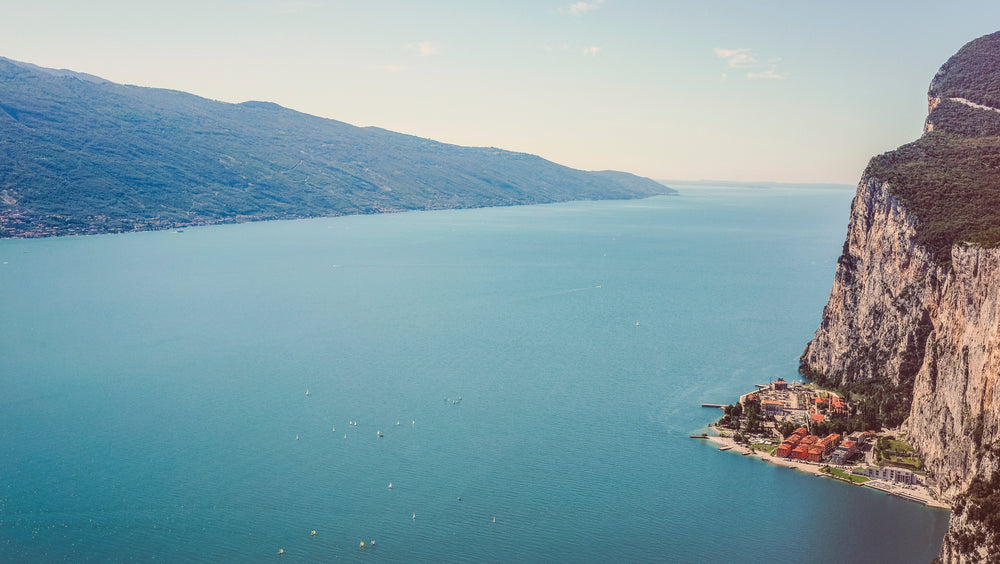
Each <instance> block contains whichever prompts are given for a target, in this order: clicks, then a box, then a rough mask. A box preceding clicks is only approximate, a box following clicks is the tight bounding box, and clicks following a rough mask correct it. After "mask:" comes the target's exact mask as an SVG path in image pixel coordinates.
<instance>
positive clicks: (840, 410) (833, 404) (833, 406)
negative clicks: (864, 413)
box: [830, 396, 847, 414]
mask: <svg viewBox="0 0 1000 564" xmlns="http://www.w3.org/2000/svg"><path fill="white" fill-rule="evenodd" d="M830 411H831V412H833V413H837V414H845V413H847V405H845V404H844V400H842V399H840V398H838V397H836V396H833V397H832V398H830Z"/></svg>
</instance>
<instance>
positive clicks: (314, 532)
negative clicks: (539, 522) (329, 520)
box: [309, 517, 496, 537]
mask: <svg viewBox="0 0 1000 564" xmlns="http://www.w3.org/2000/svg"><path fill="white" fill-rule="evenodd" d="M493 520H494V521H496V518H495V517H494V518H493ZM309 534H311V535H312V536H314V537H315V536H316V529H313V530H312V532H311V533H309Z"/></svg>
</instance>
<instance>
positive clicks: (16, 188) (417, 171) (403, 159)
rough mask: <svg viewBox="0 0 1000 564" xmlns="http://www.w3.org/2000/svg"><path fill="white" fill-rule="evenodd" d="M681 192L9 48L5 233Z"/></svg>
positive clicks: (2, 188)
mask: <svg viewBox="0 0 1000 564" xmlns="http://www.w3.org/2000/svg"><path fill="white" fill-rule="evenodd" d="M671 192H673V191H672V190H670V189H669V188H666V187H664V186H663V185H662V184H659V183H657V182H654V181H652V180H649V179H647V178H641V177H638V176H635V175H631V174H627V173H622V172H612V171H603V172H584V171H580V170H575V169H571V168H568V167H565V166H561V165H558V164H555V163H552V162H550V161H546V160H545V159H542V158H540V157H537V156H534V155H528V154H524V153H514V152H510V151H503V150H500V149H494V148H471V147H459V146H456V145H448V144H445V143H439V142H436V141H431V140H429V139H421V138H418V137H413V136H410V135H403V134H400V133H394V132H391V131H387V130H384V129H379V128H374V127H364V128H362V127H355V126H353V125H349V124H346V123H343V122H339V121H335V120H331V119H324V118H319V117H315V116H311V115H308V114H303V113H300V112H296V111H293V110H290V109H287V108H283V107H281V106H278V105H277V104H272V103H269V102H244V103H242V104H228V103H223V102H216V101H212V100H207V99H205V98H200V97H198V96H194V95H191V94H186V93H183V92H177V91H173V90H162V89H155V88H142V87H137V86H126V85H121V84H115V83H113V82H109V81H106V80H103V79H101V78H99V77H95V76H91V75H87V74H81V73H75V72H72V71H66V70H53V69H45V68H42V67H38V66H35V65H30V64H27V63H20V62H16V61H11V60H9V59H4V58H0V237H19V236H45V235H64V234H81V233H104V232H121V231H135V230H145V229H160V228H167V227H176V226H183V225H201V224H211V223H220V222H234V221H253V220H263V219H283V218H298V217H314V216H331V215H344V214H361V213H377V212H385V211H401V210H415V209H443V208H470V207H484V206H502V205H515V204H537V203H546V202H558V201H568V200H584V199H626V198H639V197H646V196H650V195H655V194H666V193H671Z"/></svg>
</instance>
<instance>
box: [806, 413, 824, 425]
mask: <svg viewBox="0 0 1000 564" xmlns="http://www.w3.org/2000/svg"><path fill="white" fill-rule="evenodd" d="M809 417H810V418H812V420H813V421H815V422H817V423H822V422H823V421H825V420H826V416H825V415H823V414H822V413H810V414H809Z"/></svg>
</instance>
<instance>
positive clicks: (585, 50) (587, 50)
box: [583, 45, 601, 55]
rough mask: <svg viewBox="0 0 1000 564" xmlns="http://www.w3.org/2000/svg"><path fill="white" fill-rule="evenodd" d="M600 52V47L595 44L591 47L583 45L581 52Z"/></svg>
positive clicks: (589, 53)
mask: <svg viewBox="0 0 1000 564" xmlns="http://www.w3.org/2000/svg"><path fill="white" fill-rule="evenodd" d="M600 52H601V48H600V47H598V46H597V45H593V46H591V47H584V48H583V54H584V55H597V54H599V53H600Z"/></svg>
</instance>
